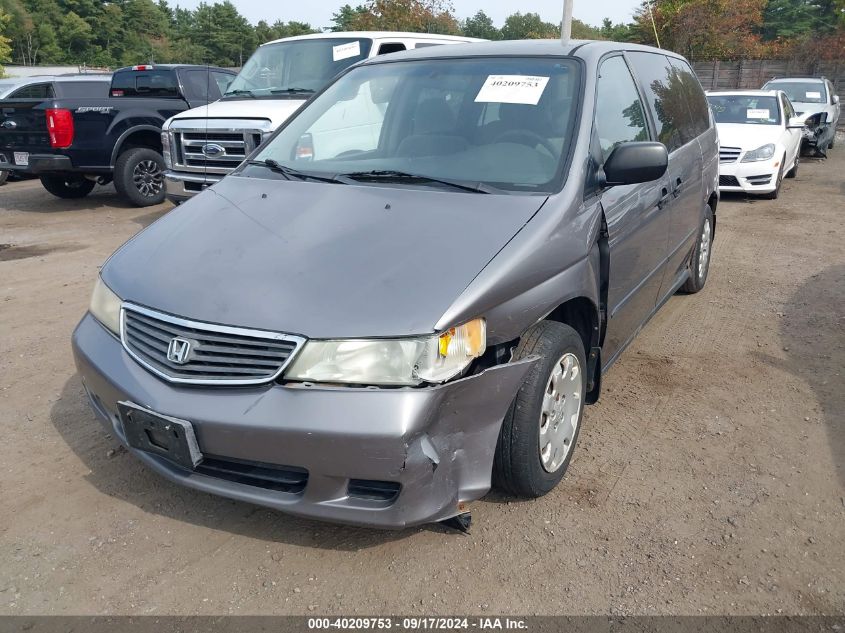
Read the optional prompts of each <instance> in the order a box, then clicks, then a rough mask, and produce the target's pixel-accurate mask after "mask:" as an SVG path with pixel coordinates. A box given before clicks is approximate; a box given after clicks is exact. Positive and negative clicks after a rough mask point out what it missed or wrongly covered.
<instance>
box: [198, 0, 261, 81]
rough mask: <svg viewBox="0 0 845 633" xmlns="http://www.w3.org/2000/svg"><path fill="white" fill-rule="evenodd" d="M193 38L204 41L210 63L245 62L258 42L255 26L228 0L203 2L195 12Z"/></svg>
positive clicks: (241, 63) (231, 64) (228, 64)
mask: <svg viewBox="0 0 845 633" xmlns="http://www.w3.org/2000/svg"><path fill="white" fill-rule="evenodd" d="M193 17H194V23H193V25H192V28H191V38H190V39H191V41H192V42H194V43H199V42H202V45H203V46H204V47H205V49H206V51H207V54H208V57H207V59H205V60H203V61H206V62H208V63H214V64H219V65H223V66H242V65H243V63H244V62H245V61H246V60H247V58H248V57H249V56H250V55H252V52H253V51H254V50H255V48H256V46H257V45H258V44H257V39H256V35H255V29H254V28H253V27H252V25H251V24H250V23H249V22H248V21H247V19H246V18H245V17H243V16H242V15H241V14H240V13H238V10H237V9H236V8H235V5H233V4H232V3H231V2H229V0H226V1H225V2H223V3H221V4H213V5H209V4H205V3H201V4H200V5H199V6H198V7H197V10H196V11H195V12H194V16H193Z"/></svg>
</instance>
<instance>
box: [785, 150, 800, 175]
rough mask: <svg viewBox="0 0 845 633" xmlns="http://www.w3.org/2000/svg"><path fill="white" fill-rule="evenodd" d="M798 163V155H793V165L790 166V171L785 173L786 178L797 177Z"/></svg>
mask: <svg viewBox="0 0 845 633" xmlns="http://www.w3.org/2000/svg"><path fill="white" fill-rule="evenodd" d="M798 162H799V158H798V155H797V154H796V155H795V164H794V165H793V166H792V169H790V170H789V171H788V172H786V177H787V178H795V177H796V176H797V175H798Z"/></svg>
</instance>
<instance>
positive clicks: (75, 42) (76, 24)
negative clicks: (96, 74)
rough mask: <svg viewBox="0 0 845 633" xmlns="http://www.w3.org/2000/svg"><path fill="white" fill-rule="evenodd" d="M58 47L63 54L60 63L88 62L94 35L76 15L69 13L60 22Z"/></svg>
mask: <svg viewBox="0 0 845 633" xmlns="http://www.w3.org/2000/svg"><path fill="white" fill-rule="evenodd" d="M57 35H58V40H59V46H60V47H61V49H62V52H63V53H64V59H63V60H62V61H65V62H72V61H74V60H77V61H83V62H88V61H89V60H90V58H91V56H92V53H93V52H94V51H93V48H94V44H93V41H94V35H93V33H92V29H91V25H90V24H88V23H87V22H86V21H85V20H83V19H82V18H81V17H80V16H78V15H77V14H76V13H74V12H73V11H71V12H70V13H68V14H67V15H66V16H65V18H64V20H63V21H62V25H61V27H59V30H58V33H57Z"/></svg>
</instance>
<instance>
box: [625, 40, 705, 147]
mask: <svg viewBox="0 0 845 633" xmlns="http://www.w3.org/2000/svg"><path fill="white" fill-rule="evenodd" d="M628 55H629V57H630V59H631V63H632V64H633V66H634V72H635V73H636V75H637V79H639V81H640V83H641V84H642V87H643V90H644V91H645V94H646V101H647V102H648V107H649V110H651V114H652V116H653V117H654V121H655V124H656V127H657V140H658V141H660V142H661V143H663V144H664V145H665V146H666V149H668V150H669V151H670V152H671V151H673V150H676V149H678V148H679V147H680V146H681V145H683V144H684V140H683V138H682V137H681V127H682V126H683V125H684V124H685V123H691V115H690V112H689V108H688V107H687V103H686V99H685V98H684V95H683V89H682V85H681V82H680V80H679V77H678V73H677V72H676V71H675V70H674V69H673V68H672V65H671V64H670V63H669V58H667V57H666V56H665V55H660V54H659V53H639V52H636V53H628Z"/></svg>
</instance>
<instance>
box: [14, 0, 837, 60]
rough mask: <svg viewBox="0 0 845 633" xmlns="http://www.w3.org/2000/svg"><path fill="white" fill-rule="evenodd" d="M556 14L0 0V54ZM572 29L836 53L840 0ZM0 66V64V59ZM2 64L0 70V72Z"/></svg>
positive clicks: (495, 34)
mask: <svg viewBox="0 0 845 633" xmlns="http://www.w3.org/2000/svg"><path fill="white" fill-rule="evenodd" d="M559 29H560V27H559V24H557V23H556V22H553V21H552V22H549V21H546V20H544V19H543V18H542V17H541V16H540V15H538V14H536V13H521V12H516V13H513V14H512V15H510V16H508V17H507V19H506V20H505V21H504V23H503V24H502V25H501V26H497V25H496V24H495V23H494V22H493V20H492V19H491V18H490V17H489V16H488V15H487V14H486V13H485V12H484V11H478V12H477V13H475V15H473V16H471V17H468V18H466V19H463V20H459V19H458V18H457V17H456V15H455V11H454V8H453V6H452V4H451V3H450V2H449V0H366V1H365V2H364V3H363V4H359V5H356V6H352V5H349V4H347V5H344V6H341V7H339V8H338V10H337V11H336V12H335V13H334V15H333V16H332V19H331V23H330V24H328V25H312V24H308V23H305V22H300V21H297V20H289V21H283V20H276V21H275V22H273V23H272V24H271V23H269V22H268V21H266V20H261V21H260V22H258V23H257V24H251V23H250V22H249V21H248V20H247V19H246V18H245V17H244V16H242V15H241V14H240V12H239V11H238V10H237V8H236V7H235V5H234V4H232V2H230V1H229V0H225V1H223V2H215V3H213V4H207V3H202V4H200V5H199V6H198V7H197V8H196V9H194V10H189V9H183V8H180V7H178V6H170V4H168V1H167V0H157V1H156V0H110V1H106V0H0V63H3V62H4V61H5V62H7V63H15V64H23V65H38V64H41V65H44V64H72V65H87V66H95V67H112V68H113V67H117V66H122V65H131V64H137V63H148V62H158V63H165V62H184V63H210V64H216V65H220V66H240V65H242V64H243V62H244V61H246V59H247V58H248V57H249V56H250V54H252V52H253V51H254V50H255V48H256V47H257V46H258V45H259V44H261V43H263V42H267V41H269V40H273V39H278V38H281V37H289V36H292V35H301V34H305V33H315V32H319V31H346V30H395V31H417V32H426V33H446V34H464V35H468V36H472V37H480V38H484V39H491V40H500V39H526V38H555V37H558V36H559ZM572 32H573V37H575V38H584V39H612V40H617V41H628V42H638V43H644V44H651V45H656V44H658V42H659V44H660V45H661V46H662V47H663V48H668V49H671V50H675V51H677V52H680V53H682V54H684V55H686V56H687V57H688V58H690V59H692V60H694V61H701V60H713V59H738V58H762V57H789V56H802V57H810V58H813V59H825V58H837V59H841V58H842V57H843V56H845V0H644V1H643V3H642V5H641V6H640V7H639V9H637V10H636V11H635V13H634V15H633V17H632V19H631V20H630V21H622V22H615V21H613V20H612V19H611V18H606V19H605V20H604V22H603V23H602V24H601V25H598V26H590V25H587V24H584V23H583V22H580V21H578V20H575V21H574V23H573V27H572ZM0 68H2V67H0ZM0 72H2V71H0Z"/></svg>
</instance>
